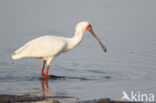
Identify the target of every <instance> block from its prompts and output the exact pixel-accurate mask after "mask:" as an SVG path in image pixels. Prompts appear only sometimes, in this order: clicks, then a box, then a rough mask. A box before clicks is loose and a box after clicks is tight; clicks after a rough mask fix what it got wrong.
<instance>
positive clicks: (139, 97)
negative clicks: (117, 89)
mask: <svg viewBox="0 0 156 103" xmlns="http://www.w3.org/2000/svg"><path fill="white" fill-rule="evenodd" d="M121 100H122V101H135V102H154V101H155V100H154V94H153V93H148V94H147V93H142V92H140V91H138V92H134V91H131V92H130V93H127V92H126V91H122V97H121Z"/></svg>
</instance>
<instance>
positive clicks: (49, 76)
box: [44, 75, 54, 78]
mask: <svg viewBox="0 0 156 103" xmlns="http://www.w3.org/2000/svg"><path fill="white" fill-rule="evenodd" d="M53 77H54V76H53V75H44V78H53Z"/></svg>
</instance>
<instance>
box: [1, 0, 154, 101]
mask: <svg viewBox="0 0 156 103" xmlns="http://www.w3.org/2000/svg"><path fill="white" fill-rule="evenodd" d="M88 3H89V5H88ZM155 4H156V1H152V0H151V1H144V0H141V1H139V0H138V1H131V0H129V1H128V0H126V1H125V0H117V1H110V0H109V1H108V0H103V1H89V0H88V1H87V0H86V1H83V0H78V1H72V0H69V1H68V2H63V3H62V2H61V3H60V2H59V1H52V0H47V1H44V2H43V1H41V0H36V1H35V0H34V1H31V0H25V1H18V0H14V1H4V0H3V1H0V15H1V17H0V37H1V38H0V94H35V95H52V96H55V95H56V96H62V95H63V96H64V95H66V96H72V97H74V99H77V98H79V99H81V100H87V99H97V98H111V99H114V100H120V98H121V97H122V96H123V95H122V91H123V90H124V91H126V92H127V93H130V92H131V91H135V92H138V91H140V92H141V93H147V94H148V93H153V94H156V86H155V85H156V81H155V78H156V76H155V74H156V52H155V51H156V19H155V18H156V14H155V10H156V6H155ZM132 7H133V8H132ZM82 20H87V21H90V22H91V24H92V26H93V29H94V31H95V32H96V34H97V36H98V37H99V38H100V39H101V41H102V42H103V43H104V45H105V46H106V47H107V49H108V53H103V52H102V50H101V48H100V46H99V45H98V43H97V42H96V40H95V39H94V38H93V37H92V36H90V34H89V33H88V32H85V36H84V40H83V42H82V43H81V44H80V45H79V46H78V47H77V48H75V49H73V50H72V51H69V52H67V53H64V54H61V55H60V56H59V57H58V58H56V59H55V60H54V61H53V62H52V63H51V68H50V72H49V73H50V74H53V75H57V76H63V77H64V78H61V79H56V80H52V79H48V80H47V81H45V80H43V79H40V78H41V77H40V76H39V74H40V70H41V66H42V61H41V60H36V59H27V58H26V59H21V60H17V61H14V60H12V59H11V54H12V52H13V51H15V50H16V49H17V48H19V47H20V46H22V45H23V44H24V43H26V42H27V41H29V40H31V39H33V38H35V37H38V36H42V35H47V34H48V35H58V36H66V37H70V36H73V35H74V34H73V33H74V28H75V25H76V23H77V22H79V21H82ZM43 84H44V86H43ZM44 88H45V89H44Z"/></svg>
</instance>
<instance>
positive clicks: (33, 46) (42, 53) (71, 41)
mask: <svg viewBox="0 0 156 103" xmlns="http://www.w3.org/2000/svg"><path fill="white" fill-rule="evenodd" d="M86 30H87V31H89V32H90V33H91V34H92V35H93V36H94V37H95V38H96V40H97V41H98V43H99V44H100V46H101V47H102V49H103V51H104V52H106V51H107V49H106V48H105V47H104V45H103V44H102V43H101V42H100V40H99V39H98V38H97V36H96V34H95V33H94V32H93V29H92V27H91V25H90V23H89V22H87V21H83V22H80V23H78V24H77V25H76V31H75V35H74V36H73V37H72V38H66V37H58V36H41V37H38V38H36V39H33V40H31V41H30V42H28V43H26V44H25V45H24V46H22V47H21V48H19V49H18V50H16V51H15V52H14V53H13V54H12V58H13V59H20V58H24V57H31V58H39V59H43V66H42V69H41V76H43V77H44V78H48V77H51V76H52V75H48V70H49V65H50V63H51V61H52V60H53V59H54V58H55V57H56V56H58V55H59V54H61V53H63V52H67V51H69V50H71V49H72V48H74V47H76V46H77V45H78V44H80V43H81V41H82V39H83V36H84V31H86ZM45 63H47V69H46V73H44V67H45Z"/></svg>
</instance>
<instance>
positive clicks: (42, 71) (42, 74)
mask: <svg viewBox="0 0 156 103" xmlns="http://www.w3.org/2000/svg"><path fill="white" fill-rule="evenodd" d="M45 63H46V61H45V60H44V61H43V66H42V69H41V76H44V67H45Z"/></svg>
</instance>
